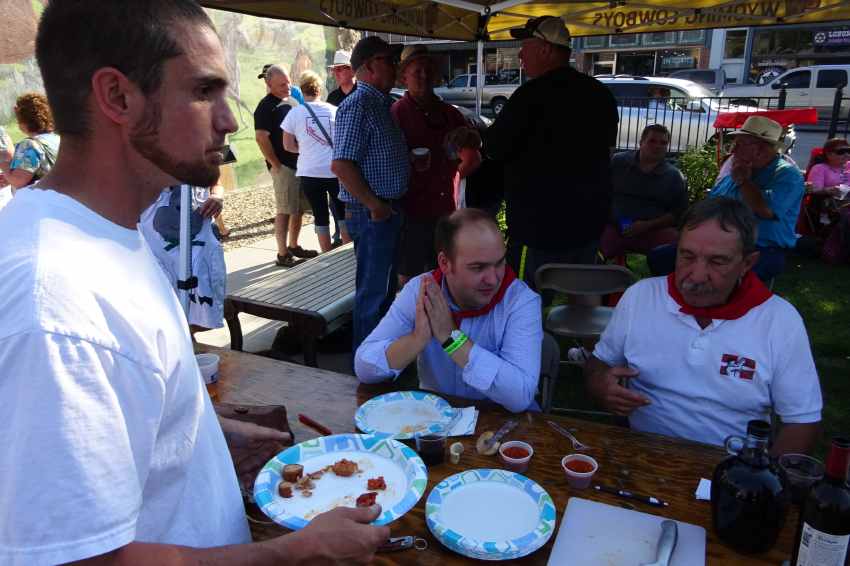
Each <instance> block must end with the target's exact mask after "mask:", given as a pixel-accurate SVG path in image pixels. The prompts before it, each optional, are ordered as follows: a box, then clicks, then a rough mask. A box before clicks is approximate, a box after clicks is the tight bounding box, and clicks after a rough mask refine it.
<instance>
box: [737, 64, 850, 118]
mask: <svg viewBox="0 0 850 566" xmlns="http://www.w3.org/2000/svg"><path fill="white" fill-rule="evenodd" d="M848 72H850V65H812V66H809V67H797V68H795V69H790V70H788V71H785V72H784V73H782V74H781V75H779V76H778V77H776V78H775V79H773V80H771V81H769V82H767V83H765V84H763V85H741V86H734V85H732V86H729V87H728V88H726V90H724V91H723V94H722V96H725V97H729V98H730V99H732V101H733V102H739V103H741V104H748V105H750V106H764V105H765V99H763V98H761V97H766V96H770V97H777V96H779V90H780V89H781V88H782V85H783V84H784V85H786V87H785V92H786V98H785V106H786V107H787V108H794V107H800V106H802V107H806V106H814V107H815V108H817V109H818V114H819V115H820V116H822V117H828V116H829V115H830V113H831V112H832V104H833V101H834V100H835V89H836V88H837V87H838V86H840V85H847V84H850V83H848ZM848 92H850V91H848V89H846V88H845V89H844V96H845V97H846V96H847V94H848ZM758 103H761V104H758ZM847 111H848V103H847V100H846V98H845V100H843V101H842V103H841V113H842V115H844V114H846V112H847Z"/></svg>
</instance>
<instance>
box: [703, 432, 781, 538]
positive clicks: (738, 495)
mask: <svg viewBox="0 0 850 566" xmlns="http://www.w3.org/2000/svg"><path fill="white" fill-rule="evenodd" d="M733 441H737V442H738V444H740V445H742V446H741V447H740V448H738V449H734V448H733V447H732V445H733ZM769 441H770V424H769V423H767V422H765V421H760V420H753V421H750V422H749V423H748V424H747V437H746V438H740V437H737V436H730V437H729V438H727V439H726V450H727V451H728V452H729V453H730V454H732V456H730V457H729V458H726V459H725V460H723V461H722V462H720V463H719V464H718V465H717V467H716V468H715V469H714V479H713V480H712V482H711V518H712V522H713V524H714V531H715V532H716V533H717V536H718V537H719V538H720V539H721V540H722V541H723V542H724V543H726V544H728V545H729V546H731V547H732V548H734V549H735V550H737V551H738V552H743V553H757V552H765V551H767V550H769V549H770V548H771V547H772V546H773V545H774V544H775V543H776V539H777V537H778V536H779V532H780V531H781V530H782V527H783V525H784V524H785V514H786V512H787V510H788V505H789V503H790V500H791V496H790V492H789V490H788V488H787V487H786V486H787V479H786V476H785V472H784V471H783V470H782V469H781V468H780V467H779V466H778V465H776V464H775V463H774V462H773V461H771V459H770V457H769V456H768V453H767V445H768V442H769Z"/></svg>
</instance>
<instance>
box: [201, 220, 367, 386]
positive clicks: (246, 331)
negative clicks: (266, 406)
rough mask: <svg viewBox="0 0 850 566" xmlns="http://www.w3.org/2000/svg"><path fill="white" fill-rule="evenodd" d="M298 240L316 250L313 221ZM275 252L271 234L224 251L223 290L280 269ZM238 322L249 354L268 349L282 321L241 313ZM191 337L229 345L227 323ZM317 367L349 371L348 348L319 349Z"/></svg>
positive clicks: (234, 287) (296, 357)
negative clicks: (339, 349)
mask: <svg viewBox="0 0 850 566" xmlns="http://www.w3.org/2000/svg"><path fill="white" fill-rule="evenodd" d="M298 243H299V244H300V245H301V247H303V248H305V249H311V250H318V249H319V242H318V239H317V238H316V232H315V230H314V228H313V224H305V225H303V226H302V227H301V233H300V235H299V237H298ZM276 253H277V244H276V243H275V239H274V237H273V236H272V237H269V238H265V239H263V240H260V241H257V242H254V243H253V244H249V245H247V246H244V247H240V248H236V249H235V250H230V251H227V252H225V253H224V262H225V265H226V266H227V293H228V294H230V293H233V292H234V291H237V290H239V289H241V288H243V287H245V286H247V285H248V284H250V283H255V282H257V281H259V280H262V279H264V278H266V277H268V276H270V275H272V274H274V273H277V272H278V271H279V270H281V269H283V268H281V267H278V266H277V265H275V256H276ZM308 261H309V260H308ZM239 321H240V322H241V324H242V334H243V337H244V339H243V349H244V350H245V351H246V352H252V353H254V352H262V351H265V350H270V349H271V347H272V343H273V342H274V338H275V335H276V334H277V331H278V330H279V329H280V328H281V327H282V326H284V323H282V322H277V321H272V320H267V319H264V318H259V317H256V316H253V315H249V314H245V313H240V314H239ZM195 339H196V340H197V341H198V342H199V343H201V344H207V345H210V346H217V347H220V348H229V347H230V332H229V331H228V329H227V325H225V326H223V327H222V328H218V329H215V330H208V331H207V332H199V333H197V334H196V335H195ZM349 350H350V349H349ZM287 359H290V360H291V361H294V362H297V363H303V358H302V357H301V356H300V355H296V356H288V357H287ZM319 366H320V367H321V368H322V369H329V370H333V371H337V372H341V373H351V369H350V351H349V352H345V353H327V352H322V351H321V350H320V351H319Z"/></svg>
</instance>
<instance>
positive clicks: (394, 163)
mask: <svg viewBox="0 0 850 566" xmlns="http://www.w3.org/2000/svg"><path fill="white" fill-rule="evenodd" d="M392 102H393V101H392V99H391V98H390V97H389V96H388V95H386V94H384V93H382V92H381V91H379V90H378V89H376V88H375V87H374V86H372V85H370V84H368V83H366V82H363V81H360V82H359V83H357V88H356V89H355V90H354V91H353V92H352V93H351V94H350V95H349V96H348V97H347V98H346V99H345V100H344V101H343V102H342V104H341V105H340V107H339V110H338V111H337V115H336V128H335V130H334V155H333V158H334V160H337V159H344V160H348V161H354V162H355V163H356V164H357V165H358V166H359V167H360V172H361V173H362V174H363V178H364V179H365V180H366V183H367V184H368V185H369V188H371V189H372V191H373V192H374V193H375V196H377V197H378V198H381V199H384V200H398V199H399V198H401V197H402V195H404V193H405V192H407V184H408V179H409V178H410V160H409V157H408V155H407V143H406V142H405V140H404V134H403V133H402V131H401V128H399V127H398V125H397V124H396V123H395V122H394V121H393V119H392V115H391V114H390V106H391V105H392ZM339 186H340V191H339V198H340V200H342V201H343V202H346V203H354V202H356V199H355V198H354V197H353V196H352V195H351V194H349V192H348V191H347V190H346V188H345V185H344V184H343V183H342V182H340V185H339Z"/></svg>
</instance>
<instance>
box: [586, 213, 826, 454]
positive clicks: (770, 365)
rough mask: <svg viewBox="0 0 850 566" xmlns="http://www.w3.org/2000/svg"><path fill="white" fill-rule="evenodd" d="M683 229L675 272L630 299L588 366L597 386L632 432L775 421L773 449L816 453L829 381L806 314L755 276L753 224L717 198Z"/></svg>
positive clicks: (723, 428) (633, 291)
mask: <svg viewBox="0 0 850 566" xmlns="http://www.w3.org/2000/svg"><path fill="white" fill-rule="evenodd" d="M680 232H681V238H680V240H679V248H678V254H677V259H676V271H675V272H674V273H672V274H670V275H669V276H668V277H655V278H651V279H644V280H642V281H640V282H639V283H636V284H635V285H633V286H632V287H630V288H629V289H628V290H627V291H626V293H625V294H624V295H623V297H622V299H620V302H619V304H618V305H617V308H616V309H615V311H614V316H613V318H612V319H611V322H610V323H609V324H608V327H607V328H606V329H605V332H604V333H603V334H602V338H601V339H600V341H599V343H598V344H597V345H596V349H595V350H594V352H593V356H592V357H591V358H590V360H589V361H588V363H587V366H586V369H585V371H586V375H587V379H586V382H587V387H588V390H589V391H590V393H591V395H592V396H594V397H595V398H596V399H597V400H598V401H599V402H600V403H602V404H603V405H604V406H605V407H606V408H607V409H608V410H610V411H612V412H614V413H616V414H618V415H625V416H628V418H629V424H630V426H631V427H632V428H634V429H637V430H641V431H647V432H654V433H659V434H664V435H668V436H677V437H684V438H689V439H692V440H696V441H700V442H705V443H709V444H722V443H723V441H724V439H725V438H726V437H727V436H728V435H731V434H735V435H745V434H746V427H747V421H749V420H751V419H763V420H768V421H769V420H770V419H771V415H772V414H775V415H776V416H777V417H778V418H779V421H780V422H781V428H780V430H779V433H778V435H777V437H776V439H775V442H774V445H773V452H774V453H775V454H783V453H787V452H807V451H809V450H810V449H811V448H812V447H813V445H814V443H815V441H816V440H817V437H818V433H819V430H820V420H821V409H822V406H823V401H822V398H821V391H820V384H819V381H818V376H817V371H816V370H815V364H814V361H813V360H812V353H811V349H810V347H809V339H808V336H807V335H806V329H805V327H804V326H803V320H802V319H801V318H800V315H799V314H798V313H797V311H796V310H795V309H794V307H793V306H791V304H790V303H788V302H787V301H785V300H784V299H782V298H780V297H778V296H776V295H773V294H772V293H771V292H770V291H769V290H768V289H767V287H765V286H764V285H763V284H762V283H761V281H760V280H759V278H758V277H756V275H755V273H753V272H752V271H751V268H752V266H753V265H754V264H755V262H756V261H757V260H758V252H757V251H756V248H755V237H756V220H755V217H754V216H753V215H752V213H751V212H750V211H749V209H748V208H747V207H746V205H744V204H742V203H741V202H739V201H736V200H734V199H729V198H724V197H718V198H715V199H708V200H705V201H702V202H700V203H697V204H696V205H694V206H693V207H692V208H691V209H690V210H689V211H688V212H687V213H685V216H684V218H683V220H682V225H681V229H680Z"/></svg>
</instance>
